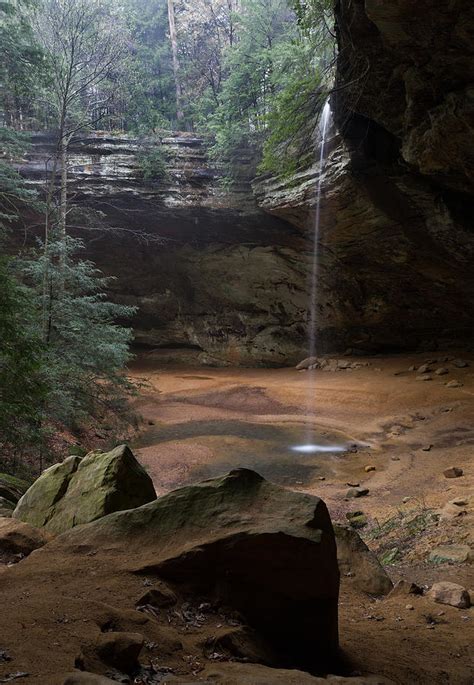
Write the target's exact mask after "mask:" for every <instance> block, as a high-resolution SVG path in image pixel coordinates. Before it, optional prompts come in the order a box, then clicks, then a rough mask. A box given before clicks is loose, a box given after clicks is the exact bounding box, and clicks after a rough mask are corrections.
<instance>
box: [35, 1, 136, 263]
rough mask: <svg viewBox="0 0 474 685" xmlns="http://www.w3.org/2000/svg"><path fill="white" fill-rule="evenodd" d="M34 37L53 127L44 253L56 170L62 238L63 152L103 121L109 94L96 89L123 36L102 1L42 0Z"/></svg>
mask: <svg viewBox="0 0 474 685" xmlns="http://www.w3.org/2000/svg"><path fill="white" fill-rule="evenodd" d="M34 26H35V32H36V36H37V40H38V41H39V43H40V44H41V46H42V48H43V51H44V53H45V54H46V57H47V59H48V62H49V65H50V69H51V75H52V76H51V84H50V91H51V101H50V102H51V108H52V116H53V119H54V121H55V122H56V127H57V153H56V155H55V156H54V158H53V160H52V168H51V178H50V183H49V188H48V192H47V207H46V227H45V247H46V249H47V247H48V241H49V238H50V236H49V230H50V225H51V216H52V200H53V195H54V192H55V184H56V177H57V172H58V167H59V170H60V182H59V202H58V217H57V224H56V225H57V228H58V233H59V236H60V237H61V238H62V239H64V238H65V236H66V223H67V211H68V207H67V201H68V197H67V191H68V189H67V181H68V146H69V143H70V141H71V138H72V137H73V135H74V134H75V133H77V132H78V131H80V130H82V129H84V128H87V127H90V126H93V125H94V124H96V123H97V121H99V120H100V119H101V118H102V116H103V115H104V111H106V108H107V106H108V104H109V103H110V102H111V101H112V100H113V93H112V92H109V93H104V92H103V91H101V85H102V84H104V83H106V82H107V81H109V80H111V79H112V80H113V78H114V71H115V70H117V68H118V66H119V63H120V61H121V60H122V58H123V56H124V35H123V31H122V27H121V25H120V23H119V22H117V21H115V17H114V16H113V14H112V13H111V8H110V5H109V3H107V2H106V1H105V0H43V3H42V5H41V6H40V8H39V10H38V11H37V12H36V15H35V22H34Z"/></svg>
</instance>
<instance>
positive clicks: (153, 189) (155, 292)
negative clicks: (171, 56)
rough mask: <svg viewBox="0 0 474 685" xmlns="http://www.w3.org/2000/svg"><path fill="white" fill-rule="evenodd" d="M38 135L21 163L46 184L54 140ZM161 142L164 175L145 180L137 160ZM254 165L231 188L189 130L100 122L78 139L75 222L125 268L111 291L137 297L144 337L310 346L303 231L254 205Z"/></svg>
mask: <svg viewBox="0 0 474 685" xmlns="http://www.w3.org/2000/svg"><path fill="white" fill-rule="evenodd" d="M32 142H33V145H32V149H31V152H30V155H29V157H28V159H26V160H25V162H24V163H23V164H22V166H21V167H20V169H21V171H22V173H23V174H24V175H25V176H26V177H27V178H28V179H29V182H30V183H31V184H37V185H38V187H39V186H40V185H41V184H42V183H43V181H42V178H43V174H44V168H45V165H46V164H47V163H48V159H49V158H50V156H51V152H52V144H53V141H52V138H50V137H49V136H47V135H44V134H42V135H36V136H34V137H33V141H32ZM153 145H159V146H160V147H161V149H162V151H163V153H164V155H165V157H166V174H165V176H164V177H163V178H162V179H161V180H157V181H145V180H144V179H143V177H142V175H141V172H140V164H139V159H140V155H141V154H142V152H143V150H150V149H152V147H153ZM251 168H252V163H251V160H250V159H246V158H244V157H243V158H242V160H241V177H242V179H241V182H240V183H239V184H237V185H236V187H235V188H233V190H232V191H229V190H227V189H225V188H223V187H222V185H221V184H220V182H219V177H218V173H217V172H216V170H215V169H213V167H212V165H211V164H210V163H209V161H208V159H207V149H206V143H205V141H203V140H202V139H200V138H195V137H193V136H191V135H189V134H175V135H170V136H169V137H166V138H163V139H162V140H161V143H160V142H158V143H156V142H155V143H152V142H151V141H143V142H139V141H138V140H136V139H134V138H132V137H129V136H111V135H110V134H100V133H97V134H94V135H91V136H89V137H87V138H85V139H83V140H80V141H79V140H78V141H74V142H73V144H72V147H71V156H70V170H69V175H70V191H71V197H73V199H74V203H75V204H76V205H77V206H78V208H79V211H78V215H77V216H73V217H72V218H71V220H70V229H71V231H74V232H75V233H76V234H78V235H80V236H81V237H83V238H84V240H85V242H86V245H87V256H88V257H90V258H91V259H92V260H93V261H95V262H96V263H97V265H98V267H99V268H101V269H102V270H103V271H104V272H105V274H106V275H114V276H116V277H117V278H116V280H115V281H114V283H113V284H112V286H111V288H112V291H113V296H114V298H115V299H117V300H119V301H121V302H124V303H127V304H131V305H136V306H137V307H138V312H137V314H136V316H135V318H134V320H133V322H132V324H133V326H134V329H135V339H136V342H137V343H138V344H142V345H146V346H147V347H150V348H151V349H156V350H158V351H159V354H160V355H162V358H163V360H165V359H168V360H170V361H174V360H179V361H186V360H187V361H189V362H192V363H196V362H199V363H206V364H216V365H225V364H243V365H246V364H248V365H258V364H265V365H266V364H269V365H276V366H278V365H282V364H283V365H284V364H287V363H293V362H295V361H298V360H299V359H300V358H301V357H302V356H304V353H305V340H306V337H305V318H306V307H307V295H306V268H307V263H306V261H305V259H304V256H303V258H302V257H301V252H302V251H303V248H304V244H305V241H304V236H301V235H299V233H298V231H297V230H296V228H294V227H292V226H291V225H289V224H287V223H285V222H284V221H282V220H280V219H278V218H275V217H272V216H270V215H269V214H267V213H265V212H264V211H263V210H262V209H260V208H259V207H258V206H257V204H256V201H255V199H254V197H253V195H252V191H251V187H250V183H249V181H248V179H249V177H250V176H251V173H252V171H251ZM84 212H87V214H86V215H84ZM84 226H86V227H88V228H87V230H85V229H84Z"/></svg>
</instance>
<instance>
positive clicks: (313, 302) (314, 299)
mask: <svg viewBox="0 0 474 685" xmlns="http://www.w3.org/2000/svg"><path fill="white" fill-rule="evenodd" d="M330 122H331V107H330V105H329V101H327V102H326V104H325V105H324V107H323V110H322V112H321V117H320V120H319V127H318V133H319V176H318V184H317V186H316V207H315V217H314V230H313V257H312V263H311V275H310V278H311V282H310V299H309V326H308V343H309V345H308V346H309V357H315V356H316V353H317V339H316V325H317V318H318V314H317V307H318V271H319V268H318V267H319V249H318V248H319V229H320V223H321V191H322V187H323V177H324V168H325V165H326V143H327V135H328V129H329V124H330ZM307 373H308V386H307V387H308V395H307V406H306V414H307V417H306V420H307V429H306V434H305V443H304V444H302V445H296V446H295V447H293V448H292V449H293V450H294V451H295V452H304V453H308V454H311V453H314V452H335V451H339V450H343V449H344V448H343V447H339V446H336V445H332V446H331V445H319V444H317V442H316V435H315V431H314V419H315V415H316V407H315V402H316V398H315V387H314V385H315V384H314V376H313V373H312V372H311V370H308V372H307Z"/></svg>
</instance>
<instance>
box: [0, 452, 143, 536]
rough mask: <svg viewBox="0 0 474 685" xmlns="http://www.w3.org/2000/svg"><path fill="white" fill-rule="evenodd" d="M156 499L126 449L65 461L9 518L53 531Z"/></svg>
mask: <svg viewBox="0 0 474 685" xmlns="http://www.w3.org/2000/svg"><path fill="white" fill-rule="evenodd" d="M154 499H156V493H155V489H154V487H153V483H152V480H151V478H150V476H149V475H148V474H147V473H146V471H145V470H144V469H143V467H142V466H140V464H139V463H138V462H137V460H136V459H135V457H134V456H133V454H132V452H131V451H130V450H129V448H128V447H127V446H126V445H121V446H119V447H116V448H115V449H113V450H112V451H110V452H106V453H100V452H99V453H98V452H91V453H90V454H88V455H87V456H85V457H84V458H81V457H76V456H73V457H68V458H67V459H65V460H64V461H63V462H62V463H60V464H55V465H54V466H51V467H50V468H49V469H47V470H46V471H44V473H43V474H42V475H41V476H40V477H39V478H38V480H37V481H35V482H34V483H33V485H32V486H31V487H30V488H29V490H28V491H27V492H26V493H25V494H24V495H23V497H22V498H21V500H20V501H19V502H18V504H17V506H16V509H15V511H14V512H13V516H14V518H17V519H20V520H21V521H25V522H27V523H31V524H32V525H34V526H38V527H41V526H44V527H45V528H46V529H47V530H49V531H51V532H53V533H62V532H63V531H65V530H68V529H69V528H73V527H74V526H78V525H81V524H83V523H89V522H90V521H94V520H96V519H98V518H101V517H102V516H105V515H106V514H110V513H112V512H115V511H121V510H124V509H133V508H135V507H139V506H141V505H142V504H146V503H147V502H150V501H152V500H154Z"/></svg>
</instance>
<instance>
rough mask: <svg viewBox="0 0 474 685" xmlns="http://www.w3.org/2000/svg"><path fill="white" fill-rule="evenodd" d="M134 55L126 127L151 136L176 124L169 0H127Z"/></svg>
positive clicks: (128, 77) (127, 76)
mask: <svg viewBox="0 0 474 685" xmlns="http://www.w3.org/2000/svg"><path fill="white" fill-rule="evenodd" d="M124 7H125V11H126V15H127V23H128V26H129V28H130V34H131V48H132V54H131V57H130V59H129V60H128V62H127V70H126V74H125V82H126V85H127V92H128V98H127V100H126V112H125V128H126V129H128V130H131V131H134V132H137V133H144V134H147V133H150V132H152V131H155V130H157V129H159V128H168V129H169V128H173V127H174V126H175V125H176V101H175V87H174V78H173V67H172V62H171V48H170V43H169V38H168V19H167V12H168V10H167V3H166V0H125V2H124Z"/></svg>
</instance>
